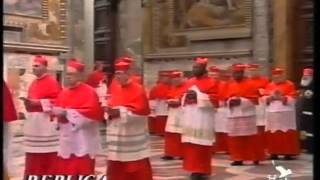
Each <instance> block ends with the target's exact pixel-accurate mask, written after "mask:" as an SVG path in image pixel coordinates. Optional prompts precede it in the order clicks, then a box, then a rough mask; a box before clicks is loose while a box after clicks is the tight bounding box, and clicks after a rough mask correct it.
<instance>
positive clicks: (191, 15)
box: [174, 0, 246, 30]
mask: <svg viewBox="0 0 320 180" xmlns="http://www.w3.org/2000/svg"><path fill="white" fill-rule="evenodd" d="M174 3H175V4H174V6H175V13H174V19H175V21H174V22H175V23H174V24H175V28H177V29H178V30H196V29H216V28H228V27H235V26H241V25H244V24H245V23H246V12H245V1H244V0H186V1H181V0H175V2H174Z"/></svg>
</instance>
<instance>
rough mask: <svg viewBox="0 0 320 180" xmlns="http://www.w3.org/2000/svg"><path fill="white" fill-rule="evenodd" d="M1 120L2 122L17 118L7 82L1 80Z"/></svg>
mask: <svg viewBox="0 0 320 180" xmlns="http://www.w3.org/2000/svg"><path fill="white" fill-rule="evenodd" d="M2 88H3V96H2V97H3V103H2V105H3V112H4V113H3V120H4V122H11V121H15V120H17V119H18V117H17V112H16V109H15V107H14V103H13V99H12V95H11V93H10V90H9V88H8V86H7V84H6V83H5V82H4V81H3V87H2Z"/></svg>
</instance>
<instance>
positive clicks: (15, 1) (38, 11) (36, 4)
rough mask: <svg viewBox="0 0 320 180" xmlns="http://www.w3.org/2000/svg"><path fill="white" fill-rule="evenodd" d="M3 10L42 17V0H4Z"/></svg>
mask: <svg viewBox="0 0 320 180" xmlns="http://www.w3.org/2000/svg"><path fill="white" fill-rule="evenodd" d="M3 11H4V12H5V13H10V14H18V15H26V16H37V17H42V0H4V1H3Z"/></svg>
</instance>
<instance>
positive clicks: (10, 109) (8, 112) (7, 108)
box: [2, 81, 18, 180]
mask: <svg viewBox="0 0 320 180" xmlns="http://www.w3.org/2000/svg"><path fill="white" fill-rule="evenodd" d="M2 88H3V89H2V90H3V96H2V97H3V101H2V104H3V105H4V106H3V117H2V118H3V121H2V122H3V125H4V128H3V130H4V133H3V136H4V138H3V141H4V142H3V154H4V158H5V160H4V166H3V167H4V171H3V172H4V178H5V179H6V180H8V179H9V175H8V167H7V161H8V159H7V157H8V156H7V151H8V144H9V141H10V133H9V132H8V123H10V122H13V121H16V120H17V119H18V117H17V112H16V109H15V107H14V103H13V99H12V95H11V92H10V90H9V88H8V86H7V84H6V83H5V82H4V81H3V86H2Z"/></svg>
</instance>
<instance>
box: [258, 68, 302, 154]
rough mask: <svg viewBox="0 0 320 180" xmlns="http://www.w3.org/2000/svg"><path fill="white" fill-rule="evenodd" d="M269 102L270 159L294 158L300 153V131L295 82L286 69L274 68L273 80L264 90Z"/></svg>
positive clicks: (267, 123) (268, 139)
mask: <svg viewBox="0 0 320 180" xmlns="http://www.w3.org/2000/svg"><path fill="white" fill-rule="evenodd" d="M264 95H265V96H264V98H265V101H266V103H267V109H266V113H267V121H266V132H267V150H268V152H269V154H271V157H270V159H274V160H276V159H278V156H279V155H284V159H285V160H292V159H294V156H297V155H299V153H300V145H299V132H298V131H297V124H296V114H295V99H296V89H295V86H294V84H293V83H292V82H291V81H289V80H286V79H285V77H284V69H282V68H275V69H273V70H272V82H271V83H269V84H268V85H267V87H266V90H265V92H264Z"/></svg>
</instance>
